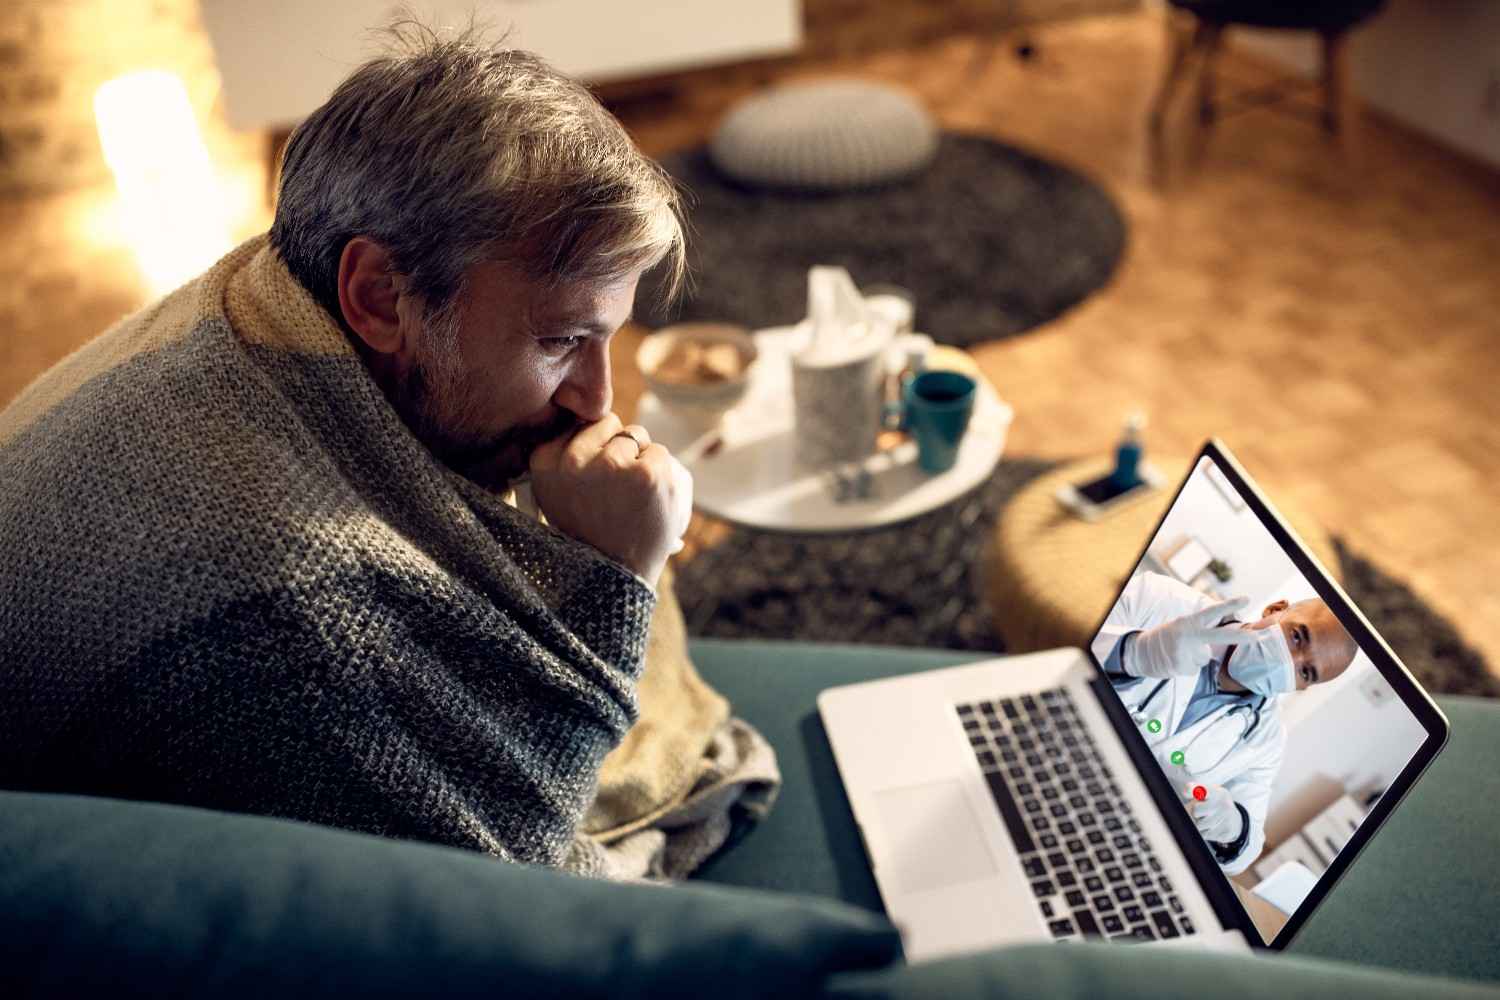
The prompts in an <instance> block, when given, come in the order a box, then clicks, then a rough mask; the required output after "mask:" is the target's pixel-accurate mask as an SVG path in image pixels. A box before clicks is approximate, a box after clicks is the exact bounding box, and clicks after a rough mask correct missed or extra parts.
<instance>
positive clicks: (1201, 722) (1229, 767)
mask: <svg viewBox="0 0 1500 1000" xmlns="http://www.w3.org/2000/svg"><path fill="white" fill-rule="evenodd" d="M1092 650H1093V653H1094V656H1095V658H1096V659H1097V660H1098V662H1099V664H1100V665H1101V666H1102V667H1103V668H1104V670H1105V673H1106V675H1107V676H1108V678H1109V680H1110V683H1111V685H1112V686H1113V688H1114V690H1115V693H1116V694H1117V695H1119V697H1120V699H1121V701H1122V702H1123V704H1124V705H1125V707H1126V709H1127V710H1128V711H1129V712H1130V715H1131V718H1132V719H1133V721H1134V722H1135V724H1136V726H1137V728H1138V729H1139V731H1140V733H1141V736H1142V737H1143V738H1144V739H1145V741H1146V743H1147V745H1148V746H1149V747H1150V748H1151V750H1152V753H1153V754H1154V755H1155V757H1156V760H1157V762H1158V764H1159V765H1160V766H1161V768H1162V770H1163V771H1164V772H1165V774H1166V775H1167V778H1168V779H1169V781H1171V783H1172V785H1173V787H1174V788H1175V789H1176V791H1177V793H1178V796H1179V798H1180V799H1181V801H1182V803H1183V807H1184V808H1185V809H1186V810H1187V812H1188V814H1189V815H1190V816H1191V817H1192V819H1193V822H1194V824H1195V825H1196V826H1197V829H1198V832H1199V834H1201V835H1202V837H1203V839H1204V841H1205V842H1207V844H1208V846H1209V848H1210V850H1211V851H1212V853H1213V856H1214V857H1215V858H1216V859H1217V860H1218V862H1219V865H1220V867H1221V868H1222V869H1223V870H1224V873H1225V874H1226V875H1227V876H1230V879H1231V882H1232V883H1233V884H1234V885H1235V887H1236V891H1237V892H1238V893H1239V894H1240V896H1241V898H1242V900H1243V901H1244V902H1245V904H1246V907H1247V909H1249V910H1250V911H1251V913H1252V915H1253V916H1255V917H1256V923H1257V924H1258V925H1259V926H1260V929H1261V932H1262V933H1263V934H1266V933H1267V932H1268V931H1269V932H1270V934H1268V935H1267V940H1270V936H1272V935H1274V932H1275V929H1277V928H1279V925H1280V924H1281V923H1285V921H1286V919H1287V918H1289V917H1290V916H1291V914H1292V913H1293V912H1294V911H1295V910H1296V908H1297V905H1298V904H1299V903H1300V902H1301V901H1302V899H1303V898H1305V897H1306V895H1307V893H1308V892H1309V891H1311V889H1312V887H1313V885H1314V884H1315V883H1316V881H1317V876H1318V875H1319V874H1320V873H1321V872H1322V871H1323V870H1324V869H1325V868H1326V867H1327V865H1328V863H1329V862H1331V861H1332V858H1333V856H1334V855H1335V854H1337V853H1338V851H1339V849H1341V848H1342V846H1343V844H1344V843H1345V842H1347V840H1348V838H1349V836H1350V834H1352V832H1353V830H1354V829H1355V828H1356V827H1357V826H1358V824H1359V821H1360V820H1361V819H1362V818H1363V817H1364V815H1365V813H1366V812H1367V811H1368V809H1369V807H1370V806H1371V805H1373V803H1374V801H1375V799H1376V798H1378V797H1379V795H1380V793H1381V792H1382V791H1383V790H1384V788H1385V786H1386V785H1388V784H1389V782H1390V781H1391V780H1392V779H1394V777H1395V776H1396V775H1397V774H1398V773H1399V772H1400V770H1401V769H1402V767H1404V766H1405V764H1406V762H1407V761H1408V760H1409V759H1410V758H1411V756H1412V755H1413V754H1414V753H1416V751H1417V749H1418V748H1419V747H1420V745H1421V743H1422V741H1423V739H1424V736H1425V734H1424V732H1423V730H1422V728H1421V727H1420V726H1419V725H1418V723H1417V721H1416V720H1415V719H1414V718H1412V717H1411V716H1410V714H1409V713H1407V712H1406V711H1405V708H1404V706H1402V705H1401V703H1400V700H1399V699H1398V698H1396V697H1395V695H1394V692H1392V691H1391V690H1390V688H1389V686H1388V685H1387V684H1386V682H1385V680H1384V678H1382V677H1381V676H1380V673H1379V671H1377V670H1376V669H1375V668H1374V666H1373V665H1372V664H1371V663H1370V662H1369V660H1368V658H1367V657H1365V656H1364V655H1363V654H1362V653H1361V651H1360V649H1359V647H1358V645H1357V644H1356V643H1355V642H1354V640H1353V639H1352V638H1351V637H1350V635H1349V634H1348V632H1346V631H1345V630H1344V627H1343V626H1342V625H1340V624H1339V621H1338V619H1337V618H1336V617H1335V616H1334V614H1333V612H1332V611H1331V610H1329V608H1328V606H1327V605H1326V604H1324V602H1323V601H1322V600H1321V599H1320V598H1319V597H1318V596H1317V595H1316V593H1315V592H1314V591H1313V588H1312V586H1311V584H1309V583H1308V582H1307V580H1306V579H1305V578H1304V577H1303V576H1302V575H1301V574H1300V573H1298V572H1297V570H1296V569H1295V567H1294V566H1293V564H1292V562H1291V559H1290V558H1289V557H1288V556H1287V555H1286V554H1285V552H1283V550H1282V549H1281V547H1280V546H1279V545H1278V544H1277V543H1276V541H1275V540H1274V538H1272V536H1271V534H1270V532H1268V531H1267V530H1266V529H1265V527H1264V526H1263V525H1262V524H1261V522H1260V521H1259V519H1258V518H1257V517H1256V516H1255V514H1254V513H1253V512H1252V511H1250V510H1249V509H1247V507H1246V505H1245V503H1244V501H1243V500H1242V499H1241V498H1240V497H1239V496H1238V494H1237V493H1236V492H1235V491H1234V488H1233V487H1232V486H1231V485H1230V484H1229V482H1228V481H1227V480H1226V479H1225V478H1224V477H1223V476H1222V474H1220V473H1219V472H1218V470H1217V468H1216V467H1215V466H1214V464H1213V462H1212V460H1211V459H1207V458H1205V459H1204V460H1203V461H1201V462H1200V463H1199V465H1198V468H1197V469H1195V470H1194V473H1193V475H1192V476H1191V477H1190V479H1189V480H1188V483H1187V485H1186V486H1185V487H1184V489H1183V491H1182V494H1181V495H1180V496H1179V497H1178V499H1177V502H1176V503H1175V504H1174V505H1173V507H1172V509H1171V511H1169V512H1168V514H1167V517H1166V520H1165V521H1164V522H1163V523H1162V526H1161V529H1160V530H1159V531H1158V532H1157V535H1156V537H1155V538H1154V539H1153V540H1152V542H1151V544H1150V546H1149V547H1148V548H1147V551H1146V555H1145V556H1144V557H1143V558H1142V560H1141V562H1140V564H1139V565H1138V566H1137V567H1136V569H1135V572H1134V573H1133V574H1132V575H1131V578H1130V581H1129V582H1128V583H1127V584H1126V586H1125V589H1124V591H1123V592H1122V593H1121V595H1120V597H1119V599H1118V600H1117V601H1116V602H1115V605H1114V607H1113V608H1112V609H1111V610H1110V613H1109V615H1108V617H1107V619H1106V620H1105V623H1104V625H1103V627H1102V628H1101V629H1100V631H1099V633H1098V635H1096V636H1095V637H1094V640H1093V643H1092Z"/></svg>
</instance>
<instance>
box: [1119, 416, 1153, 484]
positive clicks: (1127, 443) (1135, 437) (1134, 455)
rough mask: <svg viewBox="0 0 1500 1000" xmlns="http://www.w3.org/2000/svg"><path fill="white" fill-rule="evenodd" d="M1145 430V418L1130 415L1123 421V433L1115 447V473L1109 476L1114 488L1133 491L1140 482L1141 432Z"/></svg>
mask: <svg viewBox="0 0 1500 1000" xmlns="http://www.w3.org/2000/svg"><path fill="white" fill-rule="evenodd" d="M1145 428H1146V417H1145V414H1142V413H1132V414H1131V415H1130V418H1129V419H1128V420H1126V421H1125V433H1124V434H1123V435H1122V436H1121V438H1120V443H1119V445H1117V446H1116V447H1115V471H1114V472H1113V473H1111V474H1110V478H1112V479H1113V480H1114V483H1115V488H1116V489H1120V490H1128V489H1133V488H1134V487H1136V486H1138V485H1140V482H1141V450H1142V446H1141V431H1143V430H1145Z"/></svg>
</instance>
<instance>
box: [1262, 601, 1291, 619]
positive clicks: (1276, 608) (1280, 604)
mask: <svg viewBox="0 0 1500 1000" xmlns="http://www.w3.org/2000/svg"><path fill="white" fill-rule="evenodd" d="M1289 607H1291V604H1289V603H1288V602H1287V599H1286V598H1285V597H1283V598H1282V599H1281V600H1279V601H1273V602H1271V603H1270V604H1267V605H1266V610H1264V611H1262V612H1261V613H1260V616H1261V617H1262V618H1269V617H1271V616H1272V615H1276V614H1280V613H1281V612H1283V611H1285V610H1286V609H1287V608H1289Z"/></svg>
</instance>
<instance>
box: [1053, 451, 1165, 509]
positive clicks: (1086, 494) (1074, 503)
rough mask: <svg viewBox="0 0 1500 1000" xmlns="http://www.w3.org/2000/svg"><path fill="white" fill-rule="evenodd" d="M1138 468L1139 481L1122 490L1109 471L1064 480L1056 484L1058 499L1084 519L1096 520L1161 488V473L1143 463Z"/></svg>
mask: <svg viewBox="0 0 1500 1000" xmlns="http://www.w3.org/2000/svg"><path fill="white" fill-rule="evenodd" d="M1140 471H1141V478H1140V481H1139V482H1137V483H1136V484H1135V485H1134V486H1131V487H1130V488H1129V489H1124V490H1122V489H1120V487H1119V484H1118V483H1116V482H1115V481H1114V477H1113V476H1111V475H1109V474H1108V473H1106V474H1105V475H1102V476H1100V477H1099V478H1098V479H1090V480H1088V481H1087V482H1083V483H1066V484H1064V485H1063V486H1060V487H1058V490H1057V502H1058V503H1060V504H1062V505H1063V506H1064V507H1066V508H1068V510H1071V511H1072V512H1073V513H1075V514H1077V515H1078V516H1079V517H1081V518H1083V519H1084V520H1085V521H1097V520H1099V519H1100V518H1101V517H1104V516H1105V515H1107V514H1112V513H1114V512H1115V511H1117V510H1119V509H1120V508H1122V507H1128V506H1130V505H1131V504H1132V503H1134V502H1135V501H1137V500H1139V499H1141V498H1143V497H1147V496H1150V495H1151V494H1152V493H1155V492H1156V491H1157V490H1158V489H1160V488H1161V484H1162V477H1161V474H1160V473H1158V472H1157V471H1156V470H1155V469H1154V468H1152V467H1151V466H1149V465H1146V464H1142V465H1141V470H1140Z"/></svg>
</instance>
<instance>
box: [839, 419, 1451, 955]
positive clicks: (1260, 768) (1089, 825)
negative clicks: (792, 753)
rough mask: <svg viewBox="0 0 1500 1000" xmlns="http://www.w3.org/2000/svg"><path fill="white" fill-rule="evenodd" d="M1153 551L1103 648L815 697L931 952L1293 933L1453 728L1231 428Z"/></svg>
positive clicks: (915, 946)
mask: <svg viewBox="0 0 1500 1000" xmlns="http://www.w3.org/2000/svg"><path fill="white" fill-rule="evenodd" d="M1142 542H1143V545H1144V549H1143V551H1142V554H1141V557H1140V559H1139V560H1138V562H1137V565H1136V566H1135V567H1134V571H1133V572H1132V573H1131V574H1130V575H1129V576H1128V578H1127V579H1126V580H1125V581H1124V583H1123V584H1122V586H1121V589H1120V592H1119V594H1117V595H1116V598H1115V600H1114V601H1113V602H1112V604H1111V606H1110V607H1109V609H1108V611H1107V612H1106V614H1105V618H1104V621H1103V622H1101V624H1100V625H1099V627H1098V628H1097V629H1096V630H1095V633H1094V635H1093V637H1092V639H1091V641H1090V644H1089V647H1088V648H1087V649H1057V650H1051V651H1047V652H1042V653H1035V654H1029V655H1025V656H1011V657H1003V658H998V659H994V660H988V661H984V662H980V663H975V664H972V665H967V666H962V667H954V668H948V669H940V670H932V671H926V672H922V673H916V674H911V675H907V676H903V677H897V678H891V679H887V680H881V681H873V682H869V683H863V684H855V685H850V686H847V687H839V688H832V689H830V690H827V691H824V692H823V693H822V694H821V695H820V696H819V698H818V707H819V711H820V713H821V715H822V718H823V723H824V726H825V728H826V729H827V732H828V738H829V742H830V744H831V745H832V748H833V753H834V757H835V759H836V760H837V763H838V768H839V772H840V775H841V777H842V779H843V783H844V787H845V790H846V791H847V793H848V797H849V803H850V806H851V808H852V810H853V813H854V818H855V821H856V822H857V824H858V826H859V829H860V831H861V834H862V837H863V839H864V844H865V849H866V851H867V853H868V855H869V858H870V863H871V865H872V866H873V868H874V874H875V880H876V883H877V884H878V885H879V888H880V893H881V896H882V898H883V900H884V903H885V906H886V910H887V912H888V913H889V915H890V917H891V919H892V920H893V921H894V922H895V924H896V925H897V926H898V927H899V928H900V929H901V933H902V939H903V944H904V946H905V950H906V954H907V957H908V959H909V960H912V961H921V960H925V959H930V958H935V957H939V956H943V955H949V954H953V953H957V952H964V951H971V950H977V949H981V948H987V947H991V946H994V945H997V944H1002V943H1019V942H1027V941H1077V940H1082V939H1085V938H1098V939H1103V940H1109V941H1115V942H1119V943H1121V944H1122V945H1130V944H1146V943H1155V944H1160V945H1164V946H1169V947H1195V946H1196V947H1208V948H1217V949H1237V950H1243V949H1247V948H1252V947H1255V948H1260V947H1266V948H1272V949H1279V948H1283V947H1285V946H1286V944H1287V943H1288V942H1289V941H1291V940H1292V938H1293V936H1295V934H1296V933H1297V931H1298V930H1299V929H1300V928H1301V926H1302V925H1303V924H1304V923H1305V921H1306V920H1307V918H1308V915H1309V914H1310V913H1311V912H1312V911H1313V909H1315V908H1316V907H1317V905H1318V904H1319V903H1320V902H1321V901H1322V899H1323V898H1324V896H1326V894H1327V893H1328V891H1329V889H1330V888H1332V886H1333V885H1334V883H1335V882H1337V880H1338V879H1339V878H1340V877H1341V876H1342V874H1343V873H1344V871H1345V870H1346V869H1347V868H1348V866H1349V865H1350V863H1351V862H1352V861H1353V860H1354V858H1355V856H1356V855H1357V854H1358V853H1359V852H1360V850H1361V849H1362V848H1363V846H1364V844H1365V843H1366V842H1368V840H1369V839H1370V837H1371V836H1373V834H1374V833H1375V831H1376V830H1377V829H1378V828H1379V827H1380V826H1381V824H1382V823H1383V822H1384V821H1385V818H1386V817H1387V816H1388V815H1389V814H1390V811H1391V810H1392V809H1393V808H1394V807H1395V806H1396V804H1397V803H1398V802H1399V801H1400V799H1401V798H1402V796H1403V795H1405V793H1406V791H1407V790H1408V789H1409V788H1410V787H1411V785H1412V783H1413V782H1414V781H1415V780H1416V778H1417V777H1418V775H1420V774H1421V772H1422V771H1423V769H1424V768H1426V766H1427V765H1428V764H1429V763H1430V762H1431V761H1432V759H1433V758H1434V757H1435V756H1436V755H1437V753H1438V751H1439V750H1440V749H1441V748H1442V746H1443V744H1444V742H1445V741H1446V739H1447V733H1448V724H1447V720H1446V719H1445V718H1444V717H1443V715H1442V714H1441V712H1440V711H1439V710H1438V708H1437V707H1436V705H1434V704H1433V702H1432V700H1431V698H1429V697H1428V696H1427V695H1426V693H1425V692H1424V691H1423V690H1422V689H1421V687H1420V686H1419V685H1418V683H1417V682H1416V680H1415V679H1414V678H1413V677H1412V676H1411V674H1410V673H1409V672H1408V671H1407V670H1406V668H1405V667H1404V666H1403V665H1402V664H1401V662H1400V661H1399V660H1398V659H1397V658H1396V656H1395V655H1394V654H1393V653H1392V652H1391V650H1390V649H1389V647H1387V646H1386V644H1385V643H1384V641H1383V640H1381V638H1380V637H1379V636H1378V635H1377V634H1376V632H1375V630H1374V629H1373V628H1372V627H1371V625H1370V623H1369V622H1368V621H1366V619H1365V618H1364V616H1363V615H1362V614H1361V613H1360V612H1359V610H1358V609H1357V608H1355V607H1354V605H1353V604H1352V603H1351V602H1350V600H1349V598H1348V597H1347V595H1345V594H1344V592H1343V591H1342V589H1340V588H1339V586H1338V584H1337V583H1335V582H1334V580H1333V579H1332V578H1331V577H1330V576H1329V574H1328V573H1327V572H1326V571H1325V570H1324V568H1323V567H1322V566H1321V565H1320V564H1319V563H1318V562H1317V560H1316V559H1315V558H1314V557H1313V556H1312V555H1311V553H1309V552H1308V550H1307V549H1306V548H1305V547H1304V546H1303V545H1302V544H1301V542H1300V541H1298V539H1297V538H1296V536H1295V535H1294V534H1293V533H1292V531H1291V530H1290V529H1289V528H1288V527H1287V526H1286V525H1285V524H1284V523H1283V522H1282V520H1281V519H1280V517H1279V516H1278V515H1277V514H1276V513H1275V512H1274V510H1273V509H1272V508H1271V505H1270V503H1269V502H1268V501H1266V499H1265V498H1264V497H1263V496H1262V495H1261V494H1260V492H1259V491H1258V490H1257V489H1256V488H1255V486H1254V485H1253V484H1252V483H1251V482H1250V480H1249V478H1248V477H1247V476H1246V474H1245V472H1244V471H1243V470H1242V469H1241V468H1240V467H1239V465H1238V464H1237V463H1236V462H1235V461H1234V459H1233V458H1232V457H1231V456H1230V455H1229V453H1228V451H1227V450H1226V449H1225V448H1224V447H1223V445H1221V444H1220V443H1218V442H1216V441H1210V442H1209V443H1208V444H1207V445H1205V446H1204V448H1203V451H1202V452H1201V453H1200V454H1199V456H1198V459H1197V461H1196V462H1195V463H1194V465H1193V467H1192V470H1191V472H1190V473H1189V474H1188V476H1187V478H1186V479H1185V480H1184V482H1183V483H1182V485H1181V486H1180V487H1179V489H1178V492H1177V494H1176V496H1175V497H1174V499H1173V501H1172V503H1171V505H1170V506H1169V508H1168V510H1167V512H1166V514H1165V515H1164V516H1163V518H1162V520H1161V522H1160V523H1159V524H1158V526H1157V528H1156V530H1155V532H1154V533H1153V534H1152V535H1151V537H1149V538H1145V539H1142ZM1236 598H1239V599H1242V601H1241V603H1244V607H1243V608H1240V607H1238V606H1237V605H1236V604H1234V603H1233V601H1234V599H1236Z"/></svg>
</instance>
